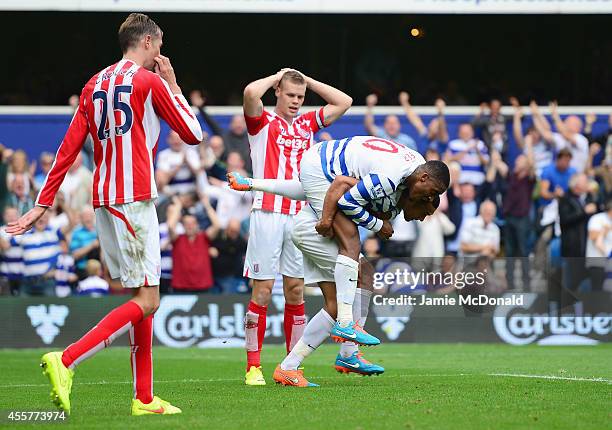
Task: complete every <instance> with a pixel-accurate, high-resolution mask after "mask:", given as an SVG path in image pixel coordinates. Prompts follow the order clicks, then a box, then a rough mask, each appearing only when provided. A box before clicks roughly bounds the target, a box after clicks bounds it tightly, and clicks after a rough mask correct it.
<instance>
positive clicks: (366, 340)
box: [332, 213, 380, 349]
mask: <svg viewBox="0 0 612 430" xmlns="http://www.w3.org/2000/svg"><path fill="white" fill-rule="evenodd" d="M333 228H334V239H335V241H336V242H337V243H338V254H337V256H336V261H335V266H334V281H335V284H336V291H337V295H338V324H337V325H336V326H335V327H334V329H333V330H332V337H333V338H334V339H335V340H336V341H339V342H344V341H348V342H351V343H358V344H365V345H378V344H379V343H380V341H379V340H378V339H377V338H376V337H374V336H372V335H370V334H368V333H367V332H365V331H364V330H363V325H362V324H359V320H360V317H361V314H362V309H361V308H362V300H363V299H364V298H368V300H369V297H370V296H371V292H369V291H367V290H364V291H361V290H360V289H358V288H357V284H358V281H359V278H360V276H361V274H360V273H359V262H358V261H359V255H360V251H361V243H360V242H359V233H358V232H357V226H356V225H355V223H354V222H352V221H351V220H350V219H348V218H347V217H346V216H345V215H344V214H343V213H337V214H336V216H335V217H334V223H333ZM362 285H364V284H363V282H362ZM370 285H371V284H370ZM370 288H371V287H370ZM368 304H369V302H368ZM347 349H350V348H348V347H347Z"/></svg>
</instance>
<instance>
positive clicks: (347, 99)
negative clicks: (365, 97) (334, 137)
mask: <svg viewBox="0 0 612 430" xmlns="http://www.w3.org/2000/svg"><path fill="white" fill-rule="evenodd" d="M304 78H305V79H306V87H307V88H309V89H311V90H312V91H314V92H315V93H317V94H318V95H319V96H321V97H322V98H323V100H325V101H326V102H327V105H325V106H324V107H323V123H324V125H325V126H326V127H327V126H329V125H330V124H332V123H333V122H334V121H336V120H337V119H338V118H340V117H341V116H342V115H344V113H345V112H346V111H347V110H348V109H349V108H350V107H351V105H352V104H353V99H352V98H351V96H349V95H348V94H345V93H343V92H342V91H340V90H339V89H337V88H334V87H332V86H331V85H327V84H324V83H323V82H319V81H317V80H316V79H313V78H311V77H309V76H304Z"/></svg>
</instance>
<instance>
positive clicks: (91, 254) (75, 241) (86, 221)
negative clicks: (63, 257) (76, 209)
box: [70, 208, 100, 280]
mask: <svg viewBox="0 0 612 430" xmlns="http://www.w3.org/2000/svg"><path fill="white" fill-rule="evenodd" d="M80 218H81V224H80V225H79V226H78V227H77V228H75V230H74V232H73V233H72V240H71V241H70V252H71V253H72V256H73V257H74V261H75V262H76V272H77V275H78V277H79V280H81V279H85V278H86V277H87V273H86V270H85V268H86V266H87V260H90V259H93V260H99V259H100V242H99V241H98V234H97V233H96V225H95V222H94V220H95V214H94V210H93V209H92V208H86V209H84V210H83V212H81V215H80Z"/></svg>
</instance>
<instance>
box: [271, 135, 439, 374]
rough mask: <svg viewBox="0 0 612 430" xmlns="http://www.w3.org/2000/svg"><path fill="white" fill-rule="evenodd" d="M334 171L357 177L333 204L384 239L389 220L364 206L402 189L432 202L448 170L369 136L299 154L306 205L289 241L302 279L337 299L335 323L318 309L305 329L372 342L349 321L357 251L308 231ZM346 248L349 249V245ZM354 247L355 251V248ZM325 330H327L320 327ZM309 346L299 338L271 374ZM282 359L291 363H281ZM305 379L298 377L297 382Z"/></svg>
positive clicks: (388, 200) (387, 200)
mask: <svg viewBox="0 0 612 430" xmlns="http://www.w3.org/2000/svg"><path fill="white" fill-rule="evenodd" d="M383 172H385V173H383ZM339 175H342V176H352V177H355V178H358V179H359V182H357V184H356V185H354V186H353V187H352V188H351V189H350V190H349V191H347V192H346V193H345V194H344V195H343V196H342V197H341V198H340V201H339V202H338V207H339V208H340V209H341V210H342V212H343V213H344V214H345V215H347V216H348V217H349V218H350V219H351V220H353V221H354V222H355V223H356V224H358V225H362V226H364V227H366V228H369V229H371V230H373V231H375V232H380V234H381V235H382V236H383V237H387V238H388V237H389V236H390V235H391V234H392V231H393V229H392V228H391V224H390V223H389V220H383V219H380V218H378V217H376V216H374V215H373V214H372V213H370V211H368V210H367V209H366V206H367V205H369V204H371V203H372V202H373V201H375V200H380V203H379V205H380V206H381V207H383V208H384V207H387V208H391V207H394V206H396V204H397V202H398V201H399V200H400V196H401V193H402V192H403V191H404V190H407V191H408V195H409V198H410V200H411V201H413V202H419V201H422V202H425V203H427V202H429V203H431V202H432V201H433V199H434V198H435V197H436V196H438V195H439V194H441V193H443V192H444V191H445V190H446V188H447V187H448V184H449V173H448V168H447V167H446V165H445V164H444V163H441V162H437V161H430V162H427V163H425V161H424V160H423V158H422V157H421V156H420V155H419V154H418V153H416V152H414V151H411V150H409V149H407V148H405V147H402V146H400V145H397V144H395V143H393V142H390V141H386V140H383V139H376V138H371V137H354V138H347V139H343V140H337V141H329V142H321V143H319V144H317V145H315V146H314V147H313V148H311V149H310V150H309V151H307V152H306V153H305V154H304V158H303V161H302V170H301V172H300V180H301V182H302V187H303V191H304V194H305V197H306V198H307V200H308V202H309V204H310V206H309V208H308V209H306V210H303V211H301V212H300V214H299V215H298V216H297V217H296V226H295V229H294V232H293V241H294V242H295V244H296V246H297V247H298V248H299V249H300V250H302V252H303V253H304V256H305V258H304V273H305V280H306V283H315V282H318V283H319V284H320V286H321V287H322V290H323V291H324V295H325V294H327V295H328V296H329V295H330V294H332V292H333V294H337V298H338V300H337V321H336V322H334V319H332V318H331V316H330V314H329V312H326V310H325V309H323V310H322V311H321V312H319V313H318V314H317V315H316V316H315V317H314V318H313V320H311V322H310V323H309V324H308V326H307V328H306V330H308V327H309V326H311V325H312V327H316V328H314V329H313V330H318V333H319V335H321V334H323V333H329V332H330V331H331V335H332V336H333V337H334V338H336V339H338V340H347V341H353V342H355V343H359V344H370V345H372V344H377V343H379V341H378V339H376V338H375V337H373V336H371V335H369V334H367V333H365V332H364V331H363V330H362V329H361V328H360V327H358V326H356V325H355V322H354V321H353V309H352V307H353V306H352V305H353V301H354V297H355V292H356V289H357V279H358V277H357V272H358V255H354V253H353V254H352V255H350V256H349V255H341V254H338V245H337V244H336V242H335V241H332V240H331V239H329V238H324V237H322V236H320V235H316V234H313V232H314V230H315V225H316V224H317V223H318V221H319V218H320V216H321V214H322V212H323V202H324V199H325V196H326V193H327V191H328V189H329V186H330V183H331V182H333V178H334V177H336V176H339ZM395 214H397V212H396V213H395ZM355 235H356V233H355ZM346 248H347V250H350V247H346ZM355 248H356V249H357V250H358V246H357V247H355ZM347 253H350V252H347ZM334 256H335V258H333V257H334ZM332 258H333V259H332ZM334 297H335V296H334ZM329 310H330V311H331V309H329ZM334 310H335V309H334ZM327 325H329V327H327ZM325 328H327V331H324V330H323V329H325ZM321 330H323V331H321ZM325 336H327V334H326V335H325ZM304 338H305V337H304ZM321 341H322V340H321ZM316 346H318V345H316ZM310 348H311V349H309V348H307V347H305V346H304V345H302V344H300V342H298V344H296V347H295V348H293V349H292V352H291V353H290V354H289V356H288V357H287V359H286V360H285V361H284V362H283V364H281V365H280V366H279V367H277V370H276V371H275V375H276V374H277V373H278V375H277V376H278V377H279V378H281V379H282V377H281V376H282V375H280V374H281V373H282V372H283V371H285V370H287V371H293V369H292V367H293V366H294V364H295V361H296V360H293V361H292V360H291V358H290V357H292V356H293V357H294V358H295V354H294V353H296V354H297V355H298V356H300V357H301V359H303V358H304V357H305V356H306V355H308V354H310V352H312V350H314V349H315V348H316V347H315V346H314V344H313V343H310ZM296 351H297V352H296ZM287 360H290V361H291V363H290V364H289V363H286V361H287ZM279 372H280V373H279ZM275 379H276V378H275ZM277 380H278V379H277ZM293 380H295V378H293ZM304 381H305V380H304V379H303V377H302V379H301V380H300V384H303V383H304ZM285 382H289V383H290V384H291V385H300V384H298V383H297V382H296V383H295V384H293V383H291V380H286V381H285Z"/></svg>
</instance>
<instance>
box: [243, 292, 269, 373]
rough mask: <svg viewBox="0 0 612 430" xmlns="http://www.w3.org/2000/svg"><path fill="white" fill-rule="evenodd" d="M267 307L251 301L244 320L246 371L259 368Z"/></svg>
mask: <svg viewBox="0 0 612 430" xmlns="http://www.w3.org/2000/svg"><path fill="white" fill-rule="evenodd" d="M267 312H268V308H267V306H259V305H258V304H256V303H254V302H253V301H251V302H249V307H248V310H247V313H246V318H245V320H244V335H245V340H246V342H245V346H246V350H247V371H248V370H249V369H250V368H251V366H255V367H259V366H261V359H260V355H261V346H262V345H263V339H264V336H265V334H266V313H267Z"/></svg>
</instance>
